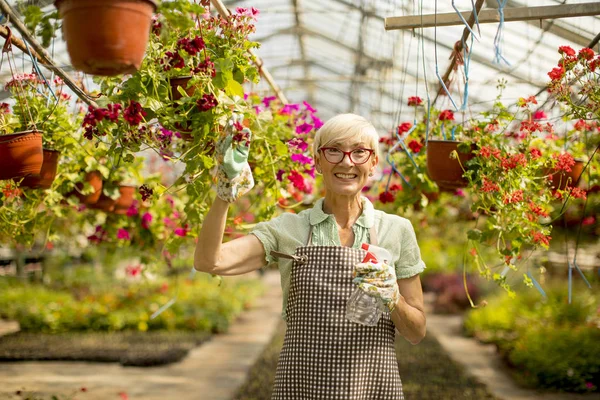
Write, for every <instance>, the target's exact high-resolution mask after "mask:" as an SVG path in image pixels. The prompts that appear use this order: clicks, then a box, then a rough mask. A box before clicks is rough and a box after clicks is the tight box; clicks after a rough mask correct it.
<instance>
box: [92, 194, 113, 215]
mask: <svg viewBox="0 0 600 400" xmlns="http://www.w3.org/2000/svg"><path fill="white" fill-rule="evenodd" d="M116 202H117V201H116V200H115V199H112V198H110V197H108V196H107V195H105V194H104V193H102V194H101V195H100V198H99V199H98V201H97V202H95V203H94V204H90V208H93V209H94V210H101V211H106V212H111V211H112V210H114V208H115V203H116Z"/></svg>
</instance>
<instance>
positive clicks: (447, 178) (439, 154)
mask: <svg viewBox="0 0 600 400" xmlns="http://www.w3.org/2000/svg"><path fill="white" fill-rule="evenodd" d="M460 143H461V142H459V141H455V140H429V141H428V142H427V173H428V174H429V177H430V178H431V180H433V181H434V182H435V183H436V184H437V185H438V186H439V187H440V188H441V189H445V190H455V189H458V188H462V187H466V186H467V180H466V179H464V178H463V177H462V175H463V173H464V171H463V168H466V166H465V164H466V162H467V161H469V160H470V159H471V158H473V154H472V153H469V154H466V153H461V152H459V151H458V145H459V144H460ZM453 151H456V152H457V153H458V160H457V159H456V158H451V156H450V155H451V154H452V152H453ZM459 160H460V163H459ZM461 165H462V167H461Z"/></svg>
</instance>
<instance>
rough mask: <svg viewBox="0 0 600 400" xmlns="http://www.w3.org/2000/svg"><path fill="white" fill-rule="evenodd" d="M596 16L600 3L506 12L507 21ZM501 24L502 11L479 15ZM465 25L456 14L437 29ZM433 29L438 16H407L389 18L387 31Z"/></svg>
mask: <svg viewBox="0 0 600 400" xmlns="http://www.w3.org/2000/svg"><path fill="white" fill-rule="evenodd" d="M461 14H462V15H463V17H464V18H467V17H468V16H469V14H470V12H468V11H466V12H462V13H461ZM592 15H600V2H598V1H596V2H593V3H579V4H561V5H557V6H542V7H517V8H505V9H504V21H505V22H511V21H532V20H542V19H556V18H572V17H587V16H592ZM499 21H500V15H499V14H498V10H483V11H481V12H480V13H479V23H480V24H490V23H496V22H499ZM462 24H463V22H462V20H461V19H460V17H459V16H458V15H457V14H456V13H454V12H452V13H444V14H438V15H437V26H452V25H462ZM433 26H436V16H435V15H434V14H429V15H423V17H422V18H421V16H420V15H410V16H403V17H388V18H386V19H385V30H387V31H391V30H396V29H416V28H430V27H433Z"/></svg>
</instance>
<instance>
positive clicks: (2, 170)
mask: <svg viewBox="0 0 600 400" xmlns="http://www.w3.org/2000/svg"><path fill="white" fill-rule="evenodd" d="M43 162H44V152H43V149H42V134H41V133H40V132H37V131H25V132H19V133H13V134H11V135H0V180H4V179H12V178H21V177H24V176H27V175H30V174H39V173H40V171H41V169H42V163H43Z"/></svg>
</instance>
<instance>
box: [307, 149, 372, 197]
mask: <svg viewBox="0 0 600 400" xmlns="http://www.w3.org/2000/svg"><path fill="white" fill-rule="evenodd" d="M324 147H334V148H337V149H339V150H341V151H348V152H349V151H353V150H356V149H361V148H362V149H371V146H370V145H369V144H367V143H364V142H354V143H352V142H350V143H348V142H346V143H341V142H338V141H333V142H331V143H328V144H327V146H324ZM324 151H327V150H320V151H319V152H318V154H317V158H316V160H315V162H316V166H317V170H319V171H321V173H322V174H323V183H324V184H325V189H326V191H327V192H328V193H331V194H336V195H340V196H356V195H359V194H360V193H361V191H362V189H363V187H365V185H366V184H367V181H368V179H369V173H371V172H373V170H374V169H375V166H376V165H377V162H378V161H379V159H378V157H377V155H375V154H372V155H371V156H370V157H369V159H368V161H367V162H365V163H364V164H355V163H354V162H352V160H350V157H349V156H348V155H347V154H346V155H344V158H343V159H342V161H341V162H339V163H337V164H335V163H332V162H329V161H328V160H327V158H325V156H324V154H323V152H324ZM355 158H356V157H355ZM329 159H332V157H329Z"/></svg>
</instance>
